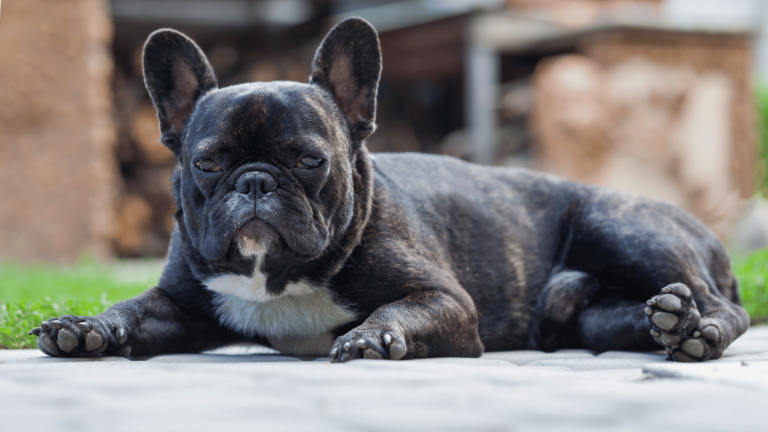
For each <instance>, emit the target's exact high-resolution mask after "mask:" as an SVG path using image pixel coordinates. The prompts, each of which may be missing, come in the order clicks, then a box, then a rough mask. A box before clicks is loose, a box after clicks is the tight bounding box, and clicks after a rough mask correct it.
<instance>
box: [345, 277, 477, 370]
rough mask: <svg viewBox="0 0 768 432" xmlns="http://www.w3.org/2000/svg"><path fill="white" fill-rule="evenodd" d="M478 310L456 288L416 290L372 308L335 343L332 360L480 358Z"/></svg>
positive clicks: (467, 297) (461, 291)
mask: <svg viewBox="0 0 768 432" xmlns="http://www.w3.org/2000/svg"><path fill="white" fill-rule="evenodd" d="M482 353H483V345H482V342H480V336H479V334H478V329H477V311H476V310H475V306H474V303H472V299H471V298H470V297H469V295H468V294H467V293H466V292H465V291H463V290H461V289H459V288H456V289H452V290H439V291H438V290H430V291H420V292H415V293H411V294H409V295H407V296H406V297H405V298H403V299H402V300H399V301H396V302H394V303H390V304H387V305H385V306H382V307H380V308H378V309H376V310H375V311H374V312H373V314H371V316H370V317H368V319H367V320H365V322H364V323H363V324H362V325H360V326H359V327H357V328H354V329H352V330H351V331H349V332H348V333H347V334H345V335H343V336H340V337H339V338H337V339H336V343H335V344H334V346H333V349H331V355H330V358H331V361H332V362H344V361H347V360H353V359H358V358H367V359H391V360H400V359H408V358H414V357H479V356H480V355H481V354H482Z"/></svg>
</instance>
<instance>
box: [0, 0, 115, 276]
mask: <svg viewBox="0 0 768 432" xmlns="http://www.w3.org/2000/svg"><path fill="white" fill-rule="evenodd" d="M107 7H108V6H107V2H106V0H5V1H3V2H2V21H1V22H2V24H1V25H0V59H2V61H0V203H2V204H0V259H21V260H38V259H45V260H51V261H72V260H74V259H76V258H77V257H78V256H80V255H81V254H84V253H85V254H90V255H92V256H97V257H100V256H107V255H109V254H110V247H109V237H110V235H111V233H112V231H113V227H112V223H113V222H112V221H113V220H114V217H113V211H114V202H113V199H114V196H115V194H116V187H115V185H116V176H117V170H116V164H115V161H114V148H113V147H114V145H113V143H114V140H115V137H114V128H113V125H112V117H111V116H112V95H111V85H110V84H111V77H112V60H111V54H110V43H111V37H112V24H111V22H110V20H109V16H108V10H107Z"/></svg>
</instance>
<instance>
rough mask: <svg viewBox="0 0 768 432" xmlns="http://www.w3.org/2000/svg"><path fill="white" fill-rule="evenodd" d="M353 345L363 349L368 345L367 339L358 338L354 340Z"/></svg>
mask: <svg viewBox="0 0 768 432" xmlns="http://www.w3.org/2000/svg"><path fill="white" fill-rule="evenodd" d="M355 346H357V347H358V348H360V349H365V348H367V347H368V341H366V340H365V339H358V340H357V342H355Z"/></svg>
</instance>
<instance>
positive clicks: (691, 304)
mask: <svg viewBox="0 0 768 432" xmlns="http://www.w3.org/2000/svg"><path fill="white" fill-rule="evenodd" d="M645 313H646V314H647V315H648V319H649V320H650V321H651V326H652V329H651V335H653V339H654V340H655V341H656V342H657V343H658V344H660V345H662V346H663V347H664V349H665V351H666V352H667V354H668V357H667V359H668V360H674V361H678V362H695V361H706V360H709V359H710V358H712V357H713V354H714V353H715V352H716V351H717V347H718V342H719V340H720V330H719V329H718V328H717V327H715V326H714V325H707V324H706V323H702V322H701V314H700V313H699V310H698V309H697V308H696V302H695V301H694V300H693V296H692V293H691V289H690V288H688V287H687V286H685V285H684V284H681V283H675V284H671V285H669V286H666V287H664V288H663V289H662V290H661V294H659V295H657V296H654V297H653V298H651V299H650V300H648V307H646V308H645Z"/></svg>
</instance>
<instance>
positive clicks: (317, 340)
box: [203, 242, 355, 355]
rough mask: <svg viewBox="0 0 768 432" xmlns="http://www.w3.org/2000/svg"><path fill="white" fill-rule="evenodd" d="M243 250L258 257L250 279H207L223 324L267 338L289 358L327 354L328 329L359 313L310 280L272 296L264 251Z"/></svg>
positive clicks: (247, 246) (252, 246)
mask: <svg viewBox="0 0 768 432" xmlns="http://www.w3.org/2000/svg"><path fill="white" fill-rule="evenodd" d="M248 243H251V242H248ZM240 246H241V252H247V254H248V255H249V256H253V257H255V258H256V265H254V270H253V274H252V275H251V276H244V275H222V276H217V277H214V278H210V279H207V280H205V281H203V283H204V284H205V286H206V287H207V288H208V289H209V290H211V291H214V292H216V295H215V296H214V306H215V308H216V314H217V316H218V318H219V322H220V323H221V324H222V325H224V326H226V327H228V328H230V329H232V330H234V331H236V332H238V333H241V334H243V335H245V336H248V337H253V336H257V335H258V336H262V337H265V338H267V339H268V340H269V342H270V343H271V344H272V346H273V347H274V348H275V349H277V350H278V351H281V352H283V353H285V354H298V355H328V352H329V351H330V350H331V347H332V346H333V342H334V338H333V336H332V335H331V334H330V333H329V331H330V330H331V329H333V328H335V327H338V326H340V325H342V324H345V323H348V322H350V321H352V320H354V319H355V314H354V313H352V311H350V310H349V309H347V308H346V307H344V306H342V305H340V304H338V303H336V302H335V301H334V300H333V295H331V292H330V291H329V290H328V288H326V287H324V286H316V285H313V284H311V283H309V282H307V281H299V282H291V283H289V284H288V285H286V287H285V290H284V291H283V292H282V293H280V295H277V296H276V295H273V294H270V293H268V292H267V277H266V275H265V274H264V273H262V272H261V265H262V264H263V262H264V257H265V256H266V253H267V250H266V248H259V247H258V246H257V245H255V244H252V243H251V244H247V243H246V244H242V245H240ZM244 254H245V253H244Z"/></svg>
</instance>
